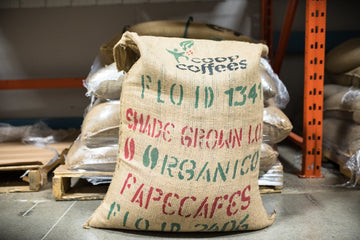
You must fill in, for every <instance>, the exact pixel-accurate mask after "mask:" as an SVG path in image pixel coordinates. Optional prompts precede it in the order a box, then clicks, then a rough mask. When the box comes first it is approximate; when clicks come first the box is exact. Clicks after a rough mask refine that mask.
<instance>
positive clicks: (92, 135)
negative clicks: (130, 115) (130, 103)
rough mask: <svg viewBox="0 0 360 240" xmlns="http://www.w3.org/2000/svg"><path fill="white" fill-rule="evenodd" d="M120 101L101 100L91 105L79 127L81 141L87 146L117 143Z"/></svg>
mask: <svg viewBox="0 0 360 240" xmlns="http://www.w3.org/2000/svg"><path fill="white" fill-rule="evenodd" d="M119 124H120V101H109V102H103V103H99V104H97V105H95V106H94V107H92V108H91V109H90V110H89V112H88V113H87V114H86V116H85V118H84V121H83V124H82V127H81V141H82V142H84V144H85V145H86V146H88V147H101V146H106V145H109V144H118V140H119Z"/></svg>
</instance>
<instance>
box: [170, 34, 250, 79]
mask: <svg viewBox="0 0 360 240" xmlns="http://www.w3.org/2000/svg"><path fill="white" fill-rule="evenodd" d="M193 46H194V41H193V40H186V41H182V42H180V43H179V48H174V49H173V50H169V49H166V50H167V51H168V52H169V53H170V54H172V55H173V56H174V58H175V60H176V62H177V65H176V67H177V68H178V69H180V70H184V71H191V72H193V73H200V74H208V75H213V74H214V73H221V72H226V71H238V70H241V69H246V67H247V61H246V59H244V58H241V57H240V56H239V55H232V56H228V57H206V58H199V57H192V56H193V55H194V54H195V52H194V50H193V49H192V48H193Z"/></svg>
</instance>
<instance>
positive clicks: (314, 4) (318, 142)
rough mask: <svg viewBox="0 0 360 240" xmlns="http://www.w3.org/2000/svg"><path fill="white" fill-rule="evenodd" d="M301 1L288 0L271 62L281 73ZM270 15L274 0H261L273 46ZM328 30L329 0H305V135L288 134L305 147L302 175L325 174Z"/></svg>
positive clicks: (264, 28) (267, 37) (264, 32)
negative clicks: (324, 108) (324, 93)
mask: <svg viewBox="0 0 360 240" xmlns="http://www.w3.org/2000/svg"><path fill="white" fill-rule="evenodd" d="M298 2H299V1H298V0H289V2H288V8H287V12H286V16H285V20H284V24H283V28H282V31H281V35H280V40H279V44H278V48H277V51H276V55H275V60H274V61H272V66H273V68H274V71H275V72H276V73H278V74H279V72H280V68H281V63H282V61H283V58H284V55H285V50H286V46H287V42H288V39H289V36H290V31H291V26H292V23H293V20H294V16H295V12H296V8H297V5H298ZM271 14H272V0H262V25H263V26H262V37H263V40H265V42H267V44H268V45H270V47H272V45H273V42H272V33H269V31H272V16H267V15H271ZM269 29H270V30H269ZM325 33H326V0H306V20H305V60H304V61H305V62H304V66H305V67H304V108H303V112H304V116H303V137H301V136H298V135H297V134H295V133H291V134H290V136H289V138H290V139H291V140H292V141H293V142H295V143H296V144H297V145H299V146H300V147H302V150H303V159H302V169H301V173H300V176H301V177H322V174H321V161H322V135H323V132H322V131H323V129H322V126H323V124H322V122H323V88H324V58H325ZM272 60H273V59H272Z"/></svg>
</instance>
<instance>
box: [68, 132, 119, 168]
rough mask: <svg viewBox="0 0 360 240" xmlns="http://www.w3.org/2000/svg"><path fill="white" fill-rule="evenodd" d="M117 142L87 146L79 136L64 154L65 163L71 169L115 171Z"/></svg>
mask: <svg viewBox="0 0 360 240" xmlns="http://www.w3.org/2000/svg"><path fill="white" fill-rule="evenodd" d="M118 148H119V147H118V144H111V145H107V146H102V147H96V148H89V147H87V146H86V145H85V144H84V143H83V142H82V141H81V137H80V136H79V137H78V139H77V140H75V142H74V144H73V145H71V147H70V149H69V152H68V153H67V154H66V156H65V164H66V166H67V167H68V168H69V169H73V170H92V171H108V172H113V171H115V166H116V161H117V152H118Z"/></svg>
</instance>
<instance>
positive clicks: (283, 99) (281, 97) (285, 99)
mask: <svg viewBox="0 0 360 240" xmlns="http://www.w3.org/2000/svg"><path fill="white" fill-rule="evenodd" d="M260 65H261V68H260V73H261V77H262V81H261V82H262V84H263V88H264V87H265V89H264V96H265V94H266V93H265V91H266V92H269V91H271V92H273V91H275V89H274V86H276V95H275V103H276V106H277V107H278V108H280V109H284V108H285V107H286V105H287V104H288V103H289V101H290V96H289V92H288V90H287V89H286V87H285V85H284V83H283V82H282V81H281V80H280V78H279V76H278V75H277V74H276V73H274V71H273V69H272V67H271V65H270V63H269V62H268V60H266V59H265V58H261V60H260ZM262 68H263V69H265V70H266V72H267V75H266V74H265V75H264V72H262V70H261V69H262ZM263 76H267V77H263ZM264 79H267V81H264ZM269 79H272V80H273V84H269V82H270V81H269ZM264 82H265V83H264ZM266 82H267V83H266Z"/></svg>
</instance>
